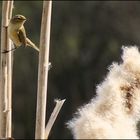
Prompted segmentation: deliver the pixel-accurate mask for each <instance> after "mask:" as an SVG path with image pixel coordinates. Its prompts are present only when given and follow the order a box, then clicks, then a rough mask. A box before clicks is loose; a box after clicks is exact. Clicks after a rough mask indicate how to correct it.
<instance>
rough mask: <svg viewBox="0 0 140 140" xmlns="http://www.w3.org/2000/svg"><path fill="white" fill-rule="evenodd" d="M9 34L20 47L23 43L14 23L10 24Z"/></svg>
mask: <svg viewBox="0 0 140 140" xmlns="http://www.w3.org/2000/svg"><path fill="white" fill-rule="evenodd" d="M8 35H9V38H10V39H11V40H12V41H13V43H14V44H15V45H16V46H17V47H18V46H21V45H22V43H21V42H20V40H19V37H18V31H17V30H16V29H14V27H12V25H10V26H8Z"/></svg>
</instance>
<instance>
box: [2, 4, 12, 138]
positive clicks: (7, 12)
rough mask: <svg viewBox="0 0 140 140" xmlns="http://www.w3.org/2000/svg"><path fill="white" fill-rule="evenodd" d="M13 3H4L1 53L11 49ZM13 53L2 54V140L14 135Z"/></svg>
mask: <svg viewBox="0 0 140 140" xmlns="http://www.w3.org/2000/svg"><path fill="white" fill-rule="evenodd" d="M12 9H13V1H3V2H2V23H1V52H3V51H4V50H7V49H10V48H11V42H10V40H9V38H8V34H7V26H8V23H9V19H10V18H11V16H12ZM11 53H12V52H9V53H1V63H0V138H4V137H11V135H12V134H11V133H12V117H11V115H12V112H11V108H12V107H11V106H12V101H11V100H12V54H11Z"/></svg>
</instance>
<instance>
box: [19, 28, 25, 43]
mask: <svg viewBox="0 0 140 140" xmlns="http://www.w3.org/2000/svg"><path fill="white" fill-rule="evenodd" d="M18 37H19V40H20V42H21V43H22V44H23V45H24V46H27V41H26V32H25V29H24V27H23V28H22V29H19V32H18Z"/></svg>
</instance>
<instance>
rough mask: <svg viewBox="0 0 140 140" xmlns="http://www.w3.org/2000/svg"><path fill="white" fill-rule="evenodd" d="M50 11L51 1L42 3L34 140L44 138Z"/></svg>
mask: <svg viewBox="0 0 140 140" xmlns="http://www.w3.org/2000/svg"><path fill="white" fill-rule="evenodd" d="M51 9H52V1H44V2H43V12H42V23H41V35H40V53H39V68H38V91H37V110H36V130H35V138H36V139H44V138H45V117H46V101H47V83H48V82H47V79H48V69H49V46H50V28H51Z"/></svg>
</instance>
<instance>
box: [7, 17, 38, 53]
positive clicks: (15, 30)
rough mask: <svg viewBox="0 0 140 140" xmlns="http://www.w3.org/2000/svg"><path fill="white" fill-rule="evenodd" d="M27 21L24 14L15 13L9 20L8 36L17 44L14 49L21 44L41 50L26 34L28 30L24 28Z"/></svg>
mask: <svg viewBox="0 0 140 140" xmlns="http://www.w3.org/2000/svg"><path fill="white" fill-rule="evenodd" d="M25 21H26V17H25V16H23V15H15V16H13V17H12V18H11V19H10V21H9V24H8V36H9V38H10V39H11V40H12V41H13V43H14V44H15V48H13V49H12V50H15V49H16V48H18V47H20V46H25V47H26V46H29V47H32V48H34V49H35V50H37V51H38V52H39V48H38V47H37V46H36V45H35V44H34V43H33V42H32V41H31V40H30V39H29V38H27V36H26V31H25V28H24V23H25ZM6 52H9V50H7V51H5V53H6Z"/></svg>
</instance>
